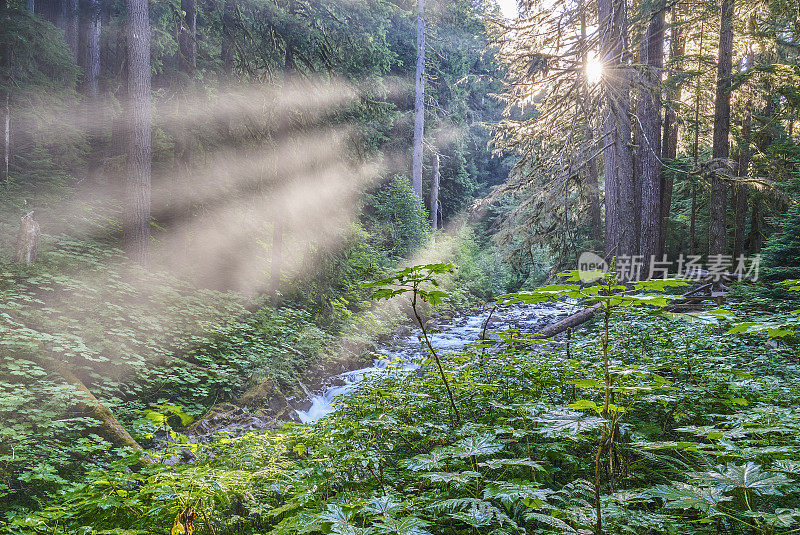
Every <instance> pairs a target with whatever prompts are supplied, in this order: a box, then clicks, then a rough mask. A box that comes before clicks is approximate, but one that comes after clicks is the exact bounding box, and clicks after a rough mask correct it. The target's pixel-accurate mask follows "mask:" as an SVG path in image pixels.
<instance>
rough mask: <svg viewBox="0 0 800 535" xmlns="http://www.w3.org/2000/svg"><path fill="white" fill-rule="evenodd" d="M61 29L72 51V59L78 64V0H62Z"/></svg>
mask: <svg viewBox="0 0 800 535" xmlns="http://www.w3.org/2000/svg"><path fill="white" fill-rule="evenodd" d="M59 28H61V29H62V30H64V40H65V41H66V42H67V45H68V46H69V49H70V50H71V51H72V59H73V61H75V63H78V59H79V54H78V39H79V32H78V0H61V12H60V13H59Z"/></svg>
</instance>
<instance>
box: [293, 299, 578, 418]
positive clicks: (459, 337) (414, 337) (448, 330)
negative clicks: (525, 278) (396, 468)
mask: <svg viewBox="0 0 800 535" xmlns="http://www.w3.org/2000/svg"><path fill="white" fill-rule="evenodd" d="M576 310H577V309H576V308H575V306H574V305H571V304H568V303H561V302H557V303H541V304H538V305H516V306H511V307H501V308H498V309H497V310H495V311H494V313H492V314H491V319H489V314H490V310H484V311H483V312H480V313H477V314H469V315H460V316H455V317H454V318H453V319H452V320H450V322H449V323H448V324H447V325H444V326H442V327H441V329H440V331H439V332H434V333H433V334H430V335H429V338H430V340H431V345H433V347H434V348H436V349H437V350H438V351H439V352H440V355H441V354H444V353H447V352H451V351H460V350H462V349H464V348H465V347H466V346H467V344H469V343H471V342H474V341H476V340H479V339H480V338H481V335H482V334H483V328H484V324H485V323H486V322H487V319H488V320H489V324H488V328H487V338H488V337H489V336H488V335H489V333H491V332H492V331H493V330H495V331H496V330H503V329H518V330H519V331H520V332H523V333H535V332H537V331H539V330H540V329H541V328H542V327H544V326H545V325H547V324H549V323H553V322H555V321H557V320H558V319H560V318H561V317H564V316H567V315H569V314H572V313H573V312H576ZM421 336H422V333H421V331H420V330H419V329H414V330H412V331H411V332H408V333H405V334H396V335H395V336H394V337H393V338H392V339H391V340H389V341H388V342H386V343H384V344H381V345H380V346H378V348H377V350H376V353H377V354H379V355H381V356H380V357H379V358H376V359H375V361H374V362H373V364H372V366H370V367H368V368H362V369H360V370H354V371H349V372H345V373H343V374H340V375H337V376H335V377H332V378H331V380H330V381H329V386H327V387H325V388H324V389H323V390H322V391H321V392H319V393H317V394H315V395H313V396H311V398H310V401H311V407H310V408H309V409H308V410H307V411H300V410H298V411H297V416H298V417H299V418H300V421H301V422H303V423H309V422H314V421H316V420H318V419H320V418H322V417H323V416H325V415H327V414H330V413H331V412H333V411H334V406H333V400H334V398H336V397H337V396H341V395H343V394H348V393H350V392H352V391H353V390H354V389H355V388H357V387H358V384H359V383H360V382H361V381H362V380H363V379H364V377H366V376H367V375H368V374H373V373H381V372H382V371H383V370H385V369H386V367H387V366H388V365H389V363H390V362H394V361H399V362H400V363H401V364H402V365H403V367H405V368H406V369H414V368H416V367H417V364H415V362H416V361H418V360H419V358H420V357H422V356H424V349H423V346H422V343H421V341H420V337H421Z"/></svg>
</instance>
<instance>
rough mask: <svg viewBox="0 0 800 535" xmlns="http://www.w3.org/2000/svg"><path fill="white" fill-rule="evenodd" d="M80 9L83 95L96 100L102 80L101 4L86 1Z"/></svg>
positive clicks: (79, 56)
mask: <svg viewBox="0 0 800 535" xmlns="http://www.w3.org/2000/svg"><path fill="white" fill-rule="evenodd" d="M80 8H81V14H82V16H81V17H80V54H79V55H78V65H80V67H81V68H82V69H83V83H82V89H83V94H84V95H86V96H87V97H88V98H89V99H90V100H94V99H96V98H97V95H98V93H99V80H100V2H99V1H98V0H84V1H83V2H82V3H81V6H80Z"/></svg>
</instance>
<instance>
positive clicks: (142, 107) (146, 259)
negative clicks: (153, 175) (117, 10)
mask: <svg viewBox="0 0 800 535" xmlns="http://www.w3.org/2000/svg"><path fill="white" fill-rule="evenodd" d="M126 6H127V9H128V21H127V34H128V35H127V47H126V48H127V60H128V61H127V64H128V92H127V114H126V115H127V121H128V124H127V130H128V131H127V139H126V145H127V174H128V176H127V180H126V182H125V192H126V195H125V196H126V206H125V209H124V214H123V218H124V220H123V232H124V242H125V248H126V249H127V251H128V254H129V255H130V257H131V259H132V260H134V261H135V262H138V263H139V264H141V265H142V266H144V267H145V268H149V266H150V172H151V145H150V142H151V137H150V136H151V131H150V130H151V117H150V20H149V13H148V2H147V0H126Z"/></svg>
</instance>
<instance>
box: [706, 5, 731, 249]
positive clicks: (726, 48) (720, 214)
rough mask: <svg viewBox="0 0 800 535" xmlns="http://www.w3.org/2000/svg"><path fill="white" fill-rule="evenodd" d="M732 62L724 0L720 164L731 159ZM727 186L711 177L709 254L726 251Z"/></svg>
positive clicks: (717, 109) (716, 152)
mask: <svg viewBox="0 0 800 535" xmlns="http://www.w3.org/2000/svg"><path fill="white" fill-rule="evenodd" d="M732 66H733V0H722V14H721V16H720V34H719V63H718V65H717V89H716V98H715V100H714V141H713V146H712V157H713V158H714V159H715V160H719V162H720V164H721V163H723V162H724V161H727V160H728V157H729V155H730V146H729V142H728V135H729V133H730V120H731V119H730V115H731V70H732ZM727 196H728V188H727V186H726V185H725V183H724V182H723V181H722V180H720V179H719V178H718V177H717V176H716V174H715V175H713V176H712V177H711V192H710V196H709V211H710V213H709V232H708V234H709V236H708V254H709V255H716V254H723V253H724V252H725V249H726V243H725V242H726V239H725V238H726V232H725V212H726V204H727Z"/></svg>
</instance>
